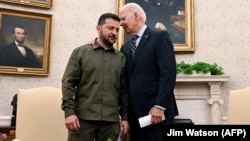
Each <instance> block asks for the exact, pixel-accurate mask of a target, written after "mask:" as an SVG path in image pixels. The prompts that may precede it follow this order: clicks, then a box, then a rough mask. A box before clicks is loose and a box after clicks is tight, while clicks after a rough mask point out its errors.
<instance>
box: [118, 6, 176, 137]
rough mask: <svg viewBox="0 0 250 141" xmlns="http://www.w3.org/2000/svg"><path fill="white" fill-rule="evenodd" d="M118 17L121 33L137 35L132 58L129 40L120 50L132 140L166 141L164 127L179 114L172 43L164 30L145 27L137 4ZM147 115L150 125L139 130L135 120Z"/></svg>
mask: <svg viewBox="0 0 250 141" xmlns="http://www.w3.org/2000/svg"><path fill="white" fill-rule="evenodd" d="M119 15H120V19H121V22H120V24H121V26H122V27H123V28H124V30H125V31H126V32H127V33H128V34H130V35H131V36H138V38H137V39H136V43H135V46H137V48H136V50H135V53H134V56H133V57H132V54H131V51H132V50H131V41H128V42H126V43H125V44H124V45H123V46H122V47H121V52H123V53H124V54H125V55H126V58H127V74H128V86H129V98H130V114H129V122H130V125H131V127H130V129H131V130H130V135H131V141H163V140H164V141H165V139H164V138H165V137H166V136H165V135H166V132H165V131H164V130H165V128H164V127H166V126H164V125H166V124H173V122H174V117H175V116H177V115H178V108H177V104H176V100H175V96H174V87H175V81H176V60H175V54H174V48H173V43H172V41H171V40H170V37H169V34H168V32H167V31H163V30H159V29H152V28H150V27H148V26H147V25H146V24H145V22H146V14H145V12H144V10H143V9H142V8H141V7H140V6H139V5H138V4H135V3H128V4H126V5H124V6H123V7H122V8H121V9H120V11H119ZM146 115H151V122H152V125H149V126H146V127H143V128H141V127H140V125H139V122H138V118H140V117H143V116H146ZM164 116H165V120H163V117H164ZM163 135H164V137H163Z"/></svg>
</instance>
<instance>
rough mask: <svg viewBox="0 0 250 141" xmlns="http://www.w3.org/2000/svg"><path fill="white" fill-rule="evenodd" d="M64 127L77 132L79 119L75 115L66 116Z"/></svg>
mask: <svg viewBox="0 0 250 141" xmlns="http://www.w3.org/2000/svg"><path fill="white" fill-rule="evenodd" d="M65 125H66V127H67V129H68V130H70V131H78V130H79V129H80V123H79V119H78V117H77V116H76V115H71V116H68V117H67V118H66V119H65Z"/></svg>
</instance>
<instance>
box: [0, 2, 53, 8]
mask: <svg viewBox="0 0 250 141" xmlns="http://www.w3.org/2000/svg"><path fill="white" fill-rule="evenodd" d="M1 1H2V2H7V3H14V4H21V5H28V6H35V7H41V8H51V7H52V0H0V2H1Z"/></svg>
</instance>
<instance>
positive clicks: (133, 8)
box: [126, 2, 147, 23]
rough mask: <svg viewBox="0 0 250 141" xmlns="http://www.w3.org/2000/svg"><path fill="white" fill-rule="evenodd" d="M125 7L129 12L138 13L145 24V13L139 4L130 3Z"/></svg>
mask: <svg viewBox="0 0 250 141" xmlns="http://www.w3.org/2000/svg"><path fill="white" fill-rule="evenodd" d="M126 7H127V8H128V9H129V11H131V12H138V13H139V14H140V16H141V17H142V20H143V22H144V23H145V22H146V20H147V16H146V13H145V11H144V10H143V8H142V7H141V6H140V5H139V4H137V3H133V2H131V3H127V4H126Z"/></svg>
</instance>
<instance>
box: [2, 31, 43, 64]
mask: <svg viewBox="0 0 250 141" xmlns="http://www.w3.org/2000/svg"><path fill="white" fill-rule="evenodd" d="M12 36H13V38H14V39H15V41H14V42H13V43H11V44H9V45H7V46H4V47H3V48H1V49H0V66H9V67H30V68H41V64H40V63H39V61H38V60H37V58H36V56H35V54H34V53H33V51H32V50H31V49H30V48H28V47H27V46H25V45H24V44H23V43H24V40H25V36H26V31H25V29H24V27H21V26H15V27H14V28H13V30H12Z"/></svg>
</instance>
